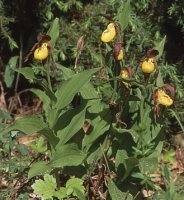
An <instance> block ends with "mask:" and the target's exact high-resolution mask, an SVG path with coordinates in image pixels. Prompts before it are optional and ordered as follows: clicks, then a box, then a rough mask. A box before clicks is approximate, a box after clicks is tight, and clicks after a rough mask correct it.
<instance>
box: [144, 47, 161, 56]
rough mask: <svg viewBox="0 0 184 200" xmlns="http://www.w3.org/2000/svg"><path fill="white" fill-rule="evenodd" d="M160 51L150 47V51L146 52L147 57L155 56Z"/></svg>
mask: <svg viewBox="0 0 184 200" xmlns="http://www.w3.org/2000/svg"><path fill="white" fill-rule="evenodd" d="M158 54H159V51H157V50H156V49H148V51H147V52H146V57H147V58H153V57H156V56H158Z"/></svg>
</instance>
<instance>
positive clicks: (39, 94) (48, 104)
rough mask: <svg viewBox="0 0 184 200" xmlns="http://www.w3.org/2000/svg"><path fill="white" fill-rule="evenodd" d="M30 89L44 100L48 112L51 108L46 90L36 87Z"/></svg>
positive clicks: (44, 106)
mask: <svg viewBox="0 0 184 200" xmlns="http://www.w3.org/2000/svg"><path fill="white" fill-rule="evenodd" d="M30 91H31V92H33V93H34V94H36V95H37V96H38V97H39V98H40V100H41V101H42V102H43V108H44V110H45V111H47V112H48V110H49V108H50V98H49V97H48V96H47V95H46V94H45V92H43V91H42V90H39V89H35V88H32V89H30Z"/></svg>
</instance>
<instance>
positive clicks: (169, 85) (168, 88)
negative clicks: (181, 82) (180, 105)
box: [162, 84, 176, 99]
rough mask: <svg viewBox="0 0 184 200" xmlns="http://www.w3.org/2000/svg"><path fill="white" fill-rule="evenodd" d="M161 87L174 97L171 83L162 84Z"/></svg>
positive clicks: (174, 92) (173, 88)
mask: <svg viewBox="0 0 184 200" xmlns="http://www.w3.org/2000/svg"><path fill="white" fill-rule="evenodd" d="M162 88H163V89H164V90H165V91H166V93H167V94H168V95H169V96H170V97H171V98H172V99H174V97H175V95H176V90H175V87H174V86H173V85H172V84H164V85H163V86H162Z"/></svg>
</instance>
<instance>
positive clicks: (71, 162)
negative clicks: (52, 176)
mask: <svg viewBox="0 0 184 200" xmlns="http://www.w3.org/2000/svg"><path fill="white" fill-rule="evenodd" d="M85 157H86V154H84V152H82V151H81V150H80V149H79V148H78V146H77V144H66V145H63V146H57V148H56V152H55V153H54V155H53V157H52V159H51V161H50V163H49V166H51V167H54V168H57V167H64V166H78V165H80V164H82V162H83V160H84V159H85Z"/></svg>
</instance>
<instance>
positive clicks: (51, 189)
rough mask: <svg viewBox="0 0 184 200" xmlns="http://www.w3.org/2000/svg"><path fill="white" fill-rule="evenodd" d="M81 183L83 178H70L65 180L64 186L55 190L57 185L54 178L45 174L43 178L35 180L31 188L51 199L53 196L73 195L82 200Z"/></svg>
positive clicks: (43, 196) (65, 196)
mask: <svg viewBox="0 0 184 200" xmlns="http://www.w3.org/2000/svg"><path fill="white" fill-rule="evenodd" d="M82 184H83V180H81V179H78V178H72V179H70V180H68V181H67V182H66V187H61V188H59V190H56V189H57V185H56V180H55V178H54V177H53V176H51V175H49V174H45V175H44V180H41V179H39V180H36V181H35V183H34V184H33V185H32V188H33V189H34V193H35V194H37V195H39V196H41V197H42V198H44V199H53V197H58V198H59V199H64V198H67V197H70V196H71V195H73V196H76V197H78V198H80V199H81V200H83V199H85V198H84V186H83V185H82ZM78 194H80V195H78Z"/></svg>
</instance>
